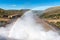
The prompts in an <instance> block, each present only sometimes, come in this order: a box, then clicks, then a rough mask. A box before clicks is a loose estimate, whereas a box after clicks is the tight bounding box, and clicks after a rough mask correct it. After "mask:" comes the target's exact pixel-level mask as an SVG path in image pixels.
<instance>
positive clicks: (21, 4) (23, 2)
mask: <svg viewBox="0 0 60 40" xmlns="http://www.w3.org/2000/svg"><path fill="white" fill-rule="evenodd" d="M51 6H60V0H0V8H3V9H29V8H30V9H32V8H36V7H40V8H41V7H42V8H43V9H44V8H48V7H51Z"/></svg>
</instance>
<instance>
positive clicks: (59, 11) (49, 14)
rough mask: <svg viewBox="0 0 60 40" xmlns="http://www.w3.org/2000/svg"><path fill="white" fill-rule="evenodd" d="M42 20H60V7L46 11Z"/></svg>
mask: <svg viewBox="0 0 60 40" xmlns="http://www.w3.org/2000/svg"><path fill="white" fill-rule="evenodd" d="M41 17H42V18H52V19H60V6H57V7H51V8H48V9H46V10H45V11H44V14H43V15H41Z"/></svg>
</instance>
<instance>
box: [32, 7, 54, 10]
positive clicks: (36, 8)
mask: <svg viewBox="0 0 60 40" xmlns="http://www.w3.org/2000/svg"><path fill="white" fill-rule="evenodd" d="M50 7H54V6H37V7H35V8H33V9H32V10H45V9H47V8H50Z"/></svg>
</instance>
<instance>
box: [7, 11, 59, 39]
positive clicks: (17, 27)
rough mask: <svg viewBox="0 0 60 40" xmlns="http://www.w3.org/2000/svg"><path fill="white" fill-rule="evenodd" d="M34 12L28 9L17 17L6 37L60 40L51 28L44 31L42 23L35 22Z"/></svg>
mask: <svg viewBox="0 0 60 40" xmlns="http://www.w3.org/2000/svg"><path fill="white" fill-rule="evenodd" d="M35 17H36V16H34V13H33V12H31V11H29V12H27V13H25V14H24V15H23V16H22V17H21V18H19V19H18V20H17V21H16V22H15V24H14V25H13V26H12V29H11V30H10V32H9V35H8V37H9V38H13V39H22V40H60V35H59V34H58V33H56V32H54V31H52V30H50V31H48V32H46V31H45V29H44V26H43V25H42V24H38V23H36V20H35Z"/></svg>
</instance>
